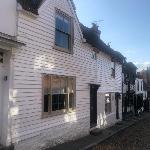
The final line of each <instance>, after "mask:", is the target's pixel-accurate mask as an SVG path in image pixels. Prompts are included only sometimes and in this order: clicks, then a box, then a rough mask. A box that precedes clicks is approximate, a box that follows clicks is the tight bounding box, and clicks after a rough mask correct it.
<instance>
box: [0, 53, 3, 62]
mask: <svg viewBox="0 0 150 150" xmlns="http://www.w3.org/2000/svg"><path fill="white" fill-rule="evenodd" d="M0 63H3V53H1V52H0Z"/></svg>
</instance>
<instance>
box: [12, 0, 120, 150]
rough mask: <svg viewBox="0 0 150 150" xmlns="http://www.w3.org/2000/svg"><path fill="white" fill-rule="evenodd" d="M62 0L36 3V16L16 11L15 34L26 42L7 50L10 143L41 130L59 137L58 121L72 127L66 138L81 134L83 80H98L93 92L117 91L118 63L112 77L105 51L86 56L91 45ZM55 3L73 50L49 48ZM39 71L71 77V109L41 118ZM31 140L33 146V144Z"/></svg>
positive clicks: (86, 93) (86, 101)
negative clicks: (69, 29)
mask: <svg viewBox="0 0 150 150" xmlns="http://www.w3.org/2000/svg"><path fill="white" fill-rule="evenodd" d="M68 1H69V0H46V1H45V2H44V3H43V4H42V6H41V7H40V9H39V16H37V17H32V16H30V15H29V14H28V15H27V14H25V13H22V12H20V11H19V12H18V30H17V31H18V33H17V35H18V36H17V38H18V40H20V41H22V42H24V43H25V44H26V45H25V46H23V47H21V48H18V49H15V50H13V66H14V70H13V75H14V77H13V92H12V93H13V94H12V103H13V105H12V108H11V109H12V112H13V110H14V113H12V118H11V125H12V127H11V130H12V132H11V133H12V135H11V137H12V141H13V142H14V143H17V142H23V141H24V140H28V139H29V138H30V141H32V138H35V139H36V137H37V136H42V135H46V134H49V135H50V136H49V137H50V138H51V139H53V137H57V136H59V134H61V135H62V137H61V138H62V139H63V138H64V137H65V135H64V136H63V134H65V133H66V131H65V130H62V131H61V132H62V133H59V134H58V133H57V132H58V131H59V130H60V126H61V127H62V126H63V127H62V128H66V129H67V130H68V132H69V131H73V132H74V133H72V134H71V135H70V137H68V140H69V139H70V138H72V139H73V135H76V134H80V135H78V136H81V135H82V133H84V132H86V133H88V132H89V128H90V87H89V84H90V83H93V84H96V83H97V84H100V85H101V87H100V88H99V91H98V92H100V93H106V92H121V82H122V81H121V71H122V67H121V65H120V64H119V63H117V64H116V78H115V79H113V78H112V77H111V58H110V56H108V55H107V54H104V53H103V52H100V53H99V54H97V60H94V59H92V51H93V48H92V46H91V45H89V44H86V43H83V42H82V40H81V39H82V35H81V31H80V29H79V24H78V20H77V18H76V16H75V15H74V13H73V11H72V9H71V7H70V6H71V5H70V4H69V3H68ZM55 8H58V9H60V10H62V11H64V12H65V13H67V14H68V15H70V16H71V17H72V18H73V21H74V47H73V54H68V53H64V52H60V51H58V50H55V49H54V43H55ZM42 74H54V75H65V76H75V77H76V109H75V111H74V112H73V113H68V114H64V115H59V116H53V117H48V118H43V119H42ZM78 126H79V127H78ZM76 128H77V129H76ZM53 130H55V132H56V134H54V133H53ZM80 130H81V131H80ZM83 130H84V131H83ZM47 131H49V132H47ZM57 134H58V135H57ZM52 135H53V136H52ZM45 137H46V136H44V137H43V140H44V138H45ZM45 142H46V139H45ZM37 143H38V141H37ZM32 145H33V146H34V143H33V144H32ZM37 147H38V146H37Z"/></svg>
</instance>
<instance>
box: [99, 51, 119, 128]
mask: <svg viewBox="0 0 150 150" xmlns="http://www.w3.org/2000/svg"><path fill="white" fill-rule="evenodd" d="M97 70H98V74H97V81H98V83H99V84H100V85H101V86H100V88H99V90H98V97H97V99H98V105H97V113H98V121H97V122H98V124H97V126H98V127H99V128H106V127H108V126H111V125H113V124H114V123H116V122H117V121H120V120H121V119H122V99H120V100H119V117H120V119H119V120H117V119H116V101H115V93H116V92H118V93H120V94H121V93H122V65H121V64H119V63H117V62H116V70H115V78H113V77H111V57H110V56H108V55H106V54H104V53H103V52H100V53H99V54H98V55H97ZM106 93H111V95H112V96H111V110H112V111H111V113H110V114H106V113H105V94H106Z"/></svg>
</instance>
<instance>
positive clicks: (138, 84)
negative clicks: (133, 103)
mask: <svg viewBox="0 0 150 150" xmlns="http://www.w3.org/2000/svg"><path fill="white" fill-rule="evenodd" d="M139 86H140V84H139V81H137V91H139V90H140V88H139Z"/></svg>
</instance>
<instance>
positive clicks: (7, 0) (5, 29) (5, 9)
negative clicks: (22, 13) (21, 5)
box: [0, 0, 16, 36]
mask: <svg viewBox="0 0 150 150" xmlns="http://www.w3.org/2000/svg"><path fill="white" fill-rule="evenodd" d="M0 20H1V23H0V32H2V33H5V34H8V35H11V36H15V35H16V0H1V4H0Z"/></svg>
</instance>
